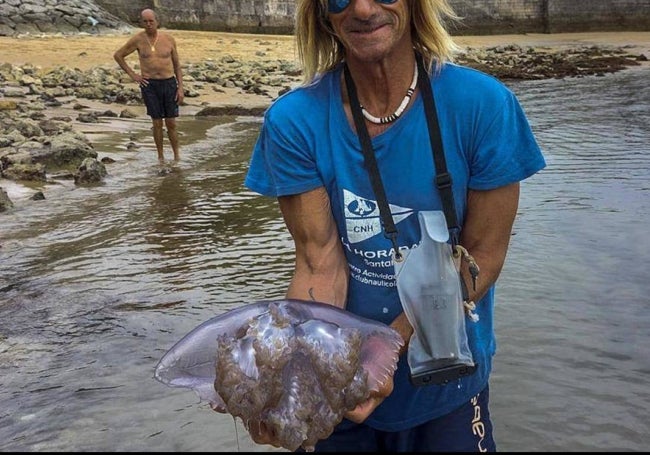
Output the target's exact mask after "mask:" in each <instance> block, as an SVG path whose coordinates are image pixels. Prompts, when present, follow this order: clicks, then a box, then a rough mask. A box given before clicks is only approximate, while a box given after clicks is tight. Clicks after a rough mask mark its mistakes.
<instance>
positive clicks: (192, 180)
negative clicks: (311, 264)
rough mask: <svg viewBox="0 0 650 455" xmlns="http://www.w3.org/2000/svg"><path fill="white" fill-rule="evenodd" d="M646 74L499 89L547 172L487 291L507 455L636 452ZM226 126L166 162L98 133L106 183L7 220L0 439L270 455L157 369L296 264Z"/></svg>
mask: <svg viewBox="0 0 650 455" xmlns="http://www.w3.org/2000/svg"><path fill="white" fill-rule="evenodd" d="M648 71H649V69H648V68H641V69H633V70H628V71H625V72H623V73H617V74H614V75H609V76H607V77H605V78H598V77H593V78H581V79H566V80H548V81H530V82H522V83H516V84H511V86H512V88H513V90H514V91H515V92H516V93H517V94H518V95H519V97H520V99H521V100H522V104H523V106H524V109H525V110H526V112H527V113H528V115H529V118H530V120H531V124H532V126H533V129H534V130H535V132H536V133H537V135H538V138H539V140H540V143H541V145H542V147H543V149H544V151H545V153H546V156H547V158H548V162H549V166H548V168H547V169H546V170H544V171H543V172H542V173H540V174H539V175H536V176H534V177H533V178H531V179H530V180H527V181H525V182H524V183H523V184H522V200H521V204H520V208H519V218H518V220H517V223H516V225H515V232H514V236H513V238H512V246H511V250H510V252H509V256H508V261H507V263H506V266H505V268H504V271H503V273H502V279H501V282H500V286H499V288H498V290H497V293H498V296H497V300H498V302H499V303H498V305H497V306H498V310H497V334H498V341H499V351H498V354H497V357H496V359H495V372H494V380H493V384H492V390H493V393H492V394H491V397H492V414H493V417H494V422H495V431H496V437H497V443H498V444H499V446H500V449H501V450H506V451H507V450H530V448H531V447H532V448H535V449H536V450H543V451H558V450H573V451H579V450H585V451H592V450H607V449H608V450H631V451H636V450H644V449H645V440H646V431H647V428H645V426H646V424H645V423H644V422H645V420H644V419H645V417H646V416H645V414H644V413H645V411H644V410H645V409H647V408H648V407H649V406H650V392H649V390H650V387H649V386H650V379H649V375H650V354H649V353H648V351H647V349H645V346H646V345H647V343H648V339H649V338H650V329H649V327H650V316H648V314H647V312H646V311H645V306H646V305H645V301H646V300H647V295H648V294H649V291H650V286H649V284H648V282H647V272H646V271H645V269H644V267H643V264H644V263H645V262H647V258H648V257H649V256H650V245H649V242H648V241H647V240H646V230H647V226H648V221H649V219H650V215H649V214H650V207H649V201H650V199H649V198H648V193H649V192H650V186H649V185H648V183H647V182H648V177H650V175H649V174H650V153H649V152H650V150H648V145H647V144H648V143H650V131H649V129H648V127H647V125H649V124H650V90H648V83H647V81H648ZM233 120H234V119H228V118H220V119H190V118H187V119H182V121H181V125H180V127H181V129H182V130H183V131H184V132H185V133H186V136H185V140H186V141H188V142H186V144H188V145H184V149H183V160H182V161H181V162H180V163H179V164H178V165H177V166H174V167H173V168H172V171H171V172H169V173H161V174H159V173H158V170H159V169H158V168H157V164H156V162H155V153H153V152H151V150H147V151H145V152H143V153H142V154H140V155H137V156H134V155H133V154H131V152H127V151H121V152H115V144H117V143H119V142H120V141H123V138H121V137H117V136H115V137H110V138H109V139H107V140H106V141H105V142H101V143H100V144H99V146H98V152H99V153H100V155H101V153H108V152H110V153H113V155H112V156H114V157H116V158H117V162H116V163H114V164H112V165H110V167H109V168H108V170H109V176H108V178H107V181H106V182H105V184H104V185H102V186H99V187H94V188H75V187H74V186H73V185H72V186H71V185H66V184H62V185H58V186H56V187H48V188H47V189H46V190H45V191H44V192H45V194H46V197H47V200H46V201H40V202H38V203H29V204H22V205H21V208H20V209H18V210H15V211H13V212H11V213H5V214H2V215H0V223H2V224H1V225H0V450H3V451H11V450H17V451H45V450H54V451H68V450H75V451H76V450H79V451H101V450H109V451H137V450H141V451H172V450H173V451H207V450H221V451H226V450H228V451H230V450H235V449H236V448H237V447H238V445H237V444H238V440H239V442H240V443H241V446H240V447H241V449H242V450H256V451H266V450H269V448H268V447H266V446H257V445H255V444H253V443H252V442H250V441H249V440H248V439H247V434H246V432H245V431H244V430H243V429H241V428H240V429H239V431H238V434H236V432H235V429H236V427H235V424H234V423H233V420H232V418H230V417H229V416H225V415H219V414H216V413H214V412H212V411H211V410H209V409H207V407H206V406H204V405H203V404H198V403H197V400H196V398H195V397H194V396H193V395H192V394H191V393H188V392H187V391H185V390H180V389H179V390H173V389H169V388H167V387H165V386H163V385H161V384H158V383H157V382H156V381H155V380H154V379H153V377H152V375H153V368H154V366H155V364H156V363H157V361H158V359H159V358H160V356H162V354H163V353H164V352H166V351H167V350H168V349H169V348H170V347H171V344H172V343H173V342H175V341H176V340H177V339H179V336H180V335H181V334H184V333H187V332H188V331H189V330H191V329H192V328H193V327H194V326H196V325H197V324H198V323H200V322H202V321H204V320H206V319H208V318H210V317H212V316H214V315H215V314H219V313H221V312H223V311H225V310H226V309H228V308H232V307H234V306H239V305H241V304H242V303H245V302H250V301H254V300H259V299H266V298H277V297H280V296H282V295H283V293H284V290H285V288H286V285H287V281H288V279H289V277H290V272H291V268H292V265H293V263H292V261H293V256H292V242H291V239H290V237H289V235H288V233H287V232H286V229H285V228H284V224H283V222H282V219H281V216H280V213H279V210H278V208H277V203H276V202H275V201H273V200H270V199H267V198H263V197H259V196H258V195H256V194H253V193H251V192H249V191H248V190H247V189H246V188H244V187H243V186H242V181H243V176H244V173H245V172H246V168H247V164H248V158H249V156H250V150H251V148H252V146H253V141H254V139H255V136H256V133H257V131H258V128H259V119H245V118H240V119H237V120H236V121H233ZM208 128H210V129H209V130H208ZM206 130H207V132H206ZM189 142H193V143H192V144H191V145H189Z"/></svg>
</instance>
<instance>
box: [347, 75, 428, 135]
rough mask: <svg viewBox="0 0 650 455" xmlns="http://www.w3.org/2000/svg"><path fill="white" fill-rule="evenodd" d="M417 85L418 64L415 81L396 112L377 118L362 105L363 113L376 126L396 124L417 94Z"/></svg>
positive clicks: (414, 76)
mask: <svg viewBox="0 0 650 455" xmlns="http://www.w3.org/2000/svg"><path fill="white" fill-rule="evenodd" d="M417 83H418V66H417V64H416V65H415V69H414V70H413V81H411V86H410V87H409V88H408V90H407V91H406V96H405V97H404V99H403V100H402V103H401V104H400V105H399V107H398V108H397V110H396V111H395V112H393V113H392V114H390V115H387V116H386V117H375V116H374V115H372V114H371V113H370V112H368V111H367V110H366V109H365V108H364V107H363V106H362V105H361V104H359V106H361V113H362V114H363V116H364V117H365V118H366V120H368V121H369V122H372V123H374V124H376V125H385V124H387V123H392V122H394V121H395V120H397V119H398V118H399V117H400V115H402V113H403V112H404V109H406V106H408V104H409V101H411V97H412V96H413V93H415V86H416V85H417Z"/></svg>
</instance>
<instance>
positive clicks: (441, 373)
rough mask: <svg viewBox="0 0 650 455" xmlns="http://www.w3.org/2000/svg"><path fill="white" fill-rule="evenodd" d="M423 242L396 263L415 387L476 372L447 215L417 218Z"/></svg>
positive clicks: (433, 213)
mask: <svg viewBox="0 0 650 455" xmlns="http://www.w3.org/2000/svg"><path fill="white" fill-rule="evenodd" d="M418 218H419V222H420V231H421V233H422V240H421V243H420V245H419V246H418V247H417V248H413V249H411V250H410V251H409V252H408V254H407V255H406V257H405V258H404V259H403V260H402V261H401V262H397V261H395V274H396V277H397V290H398V292H399V297H400V300H401V301H402V307H403V308H404V312H405V313H406V316H407V318H408V320H409V322H410V323H411V325H412V326H413V329H414V332H413V335H412V336H411V340H410V342H409V347H408V364H409V367H410V369H411V382H412V383H413V384H414V385H428V384H444V383H446V382H448V381H450V380H453V379H456V378H459V377H461V376H466V375H468V374H471V373H473V372H474V371H475V369H476V365H475V364H474V360H473V358H472V353H471V351H470V349H469V346H468V342H467V333H466V331H465V310H464V306H463V296H462V289H461V284H460V279H461V278H460V274H459V272H458V269H457V266H456V264H455V262H454V258H453V255H452V248H451V245H449V244H448V243H447V240H448V239H449V231H448V230H447V223H446V220H445V216H444V213H443V212H441V211H424V212H419V214H418Z"/></svg>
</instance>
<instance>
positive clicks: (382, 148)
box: [245, 64, 545, 431]
mask: <svg viewBox="0 0 650 455" xmlns="http://www.w3.org/2000/svg"><path fill="white" fill-rule="evenodd" d="M341 70H342V67H341V66H339V67H338V68H336V69H335V70H334V71H332V72H329V73H326V74H324V75H323V76H322V77H321V78H320V79H318V80H317V81H316V82H314V83H313V84H311V85H308V86H304V87H299V88H296V89H294V90H292V91H290V92H288V93H287V94H285V95H283V96H282V97H280V98H279V99H277V100H276V101H275V102H274V103H273V104H272V105H271V107H269V109H268V110H267V112H266V114H265V117H264V122H263V125H262V129H261V133H260V136H259V138H258V140H257V143H256V145H255V149H254V151H253V156H252V158H251V163H250V169H249V171H248V174H247V176H246V180H245V184H246V186H247V187H249V188H250V189H251V190H253V191H256V192H258V193H260V194H263V195H266V196H274V197H278V196H286V195H292V194H299V193H302V192H306V191H310V190H313V189H315V188H318V187H322V186H324V187H325V188H326V189H327V193H328V194H329V197H330V200H331V207H332V211H333V214H334V218H335V220H336V223H337V227H338V231H339V234H340V237H341V241H342V243H343V246H344V250H345V254H346V256H347V260H348V263H349V266H350V280H349V289H348V299H347V304H346V309H347V310H348V311H351V312H353V313H356V314H358V315H361V316H364V317H368V318H372V319H376V320H379V321H382V322H384V323H386V324H390V323H391V322H392V321H393V320H394V319H395V318H396V317H397V316H398V315H399V314H400V313H402V306H401V303H400V299H399V296H398V292H397V288H396V280H395V275H394V269H393V264H392V260H391V256H392V245H391V242H390V241H389V240H387V239H386V237H385V236H384V235H383V233H382V229H381V222H380V217H379V207H378V205H377V202H376V201H377V199H376V197H375V194H374V192H373V190H372V186H371V184H370V179H369V175H368V172H367V170H366V168H365V166H364V159H363V153H362V150H361V145H360V142H359V138H358V137H357V135H356V134H355V132H354V131H353V129H352V127H351V125H350V124H349V122H348V120H347V118H346V116H345V112H344V110H343V104H342V100H341V83H340V81H341ZM431 82H432V87H433V91H434V96H435V99H436V109H437V112H438V117H439V122H440V128H441V134H442V140H443V146H444V152H445V157H446V160H447V168H448V171H449V173H450V174H451V176H452V179H453V193H454V199H455V204H456V210H457V212H458V219H459V223H460V224H461V226H462V223H463V220H464V215H465V210H466V198H467V191H468V190H469V189H474V190H489V189H493V188H498V187H501V186H504V185H508V184H510V183H514V182H518V181H521V180H523V179H525V178H527V177H529V176H531V175H532V174H534V173H536V172H537V171H539V170H540V169H542V168H543V167H544V166H545V162H544V158H543V156H542V154H541V151H540V149H539V146H538V144H537V142H536V141H535V138H534V136H533V134H532V131H531V129H530V125H529V123H528V121H527V119H526V117H525V115H524V112H523V111H522V109H521V106H520V104H519V102H518V100H517V99H516V97H515V96H514V94H513V93H512V92H511V91H510V90H509V89H508V88H507V87H506V86H505V85H503V84H502V83H501V82H499V81H498V80H497V79H495V78H493V77H491V76H489V75H486V74H484V73H481V72H479V71H476V70H473V69H470V68H466V67H462V66H458V65H455V64H446V65H444V66H443V67H442V69H441V71H440V72H439V73H436V74H435V75H434V76H432V77H431ZM372 145H373V148H374V151H375V155H376V157H377V163H378V166H379V170H380V173H381V177H382V181H383V185H384V188H385V192H386V196H387V199H388V202H389V204H390V208H391V212H392V214H393V219H394V221H395V224H396V227H397V229H398V232H399V234H398V243H399V246H400V248H401V247H408V248H410V247H413V246H416V245H417V244H418V243H419V241H420V229H419V223H418V216H417V213H418V211H420V210H442V206H441V202H440V196H439V195H438V191H437V189H436V188H435V184H434V175H435V172H434V165H433V155H432V151H431V146H430V140H429V132H428V129H427V122H426V119H425V115H424V105H423V101H422V96H421V92H419V94H418V96H417V97H416V99H415V100H414V103H413V105H412V106H411V108H410V109H408V110H407V111H406V112H404V114H403V115H402V117H400V118H399V119H398V120H397V121H395V122H394V123H393V124H392V125H391V127H390V128H388V129H387V130H386V131H385V132H383V133H382V134H380V135H378V136H376V137H374V138H373V139H372ZM476 306H477V310H476V313H477V314H478V316H479V321H478V322H476V323H474V322H471V321H469V320H467V323H466V327H467V335H468V343H469V346H470V349H471V351H472V355H473V358H474V361H475V363H477V364H478V369H477V371H476V372H475V373H474V374H472V375H470V376H467V377H464V378H462V379H459V380H457V381H452V382H450V383H448V384H446V385H444V386H438V385H429V386H425V387H415V386H412V385H411V384H410V381H409V367H408V363H407V361H406V356H402V358H401V359H400V362H399V365H398V369H397V371H396V373H395V377H394V379H395V388H394V391H393V393H392V394H391V395H390V396H389V397H388V398H386V400H384V402H383V403H382V404H381V405H380V406H379V407H378V408H377V409H376V410H375V412H373V414H372V415H371V416H370V417H369V418H368V419H367V420H366V422H365V423H366V424H368V425H370V426H372V427H374V428H377V429H379V430H383V431H401V430H405V429H408V428H412V427H414V426H416V425H419V424H421V423H424V422H426V421H428V420H431V419H433V418H436V417H439V416H441V415H444V414H447V413H449V412H451V411H453V410H454V409H456V408H458V407H459V406H461V405H463V404H465V403H466V402H468V401H469V399H470V398H471V397H473V396H474V395H476V394H477V393H478V392H480V391H481V390H482V389H483V388H484V387H485V386H486V385H487V382H488V377H489V374H490V370H491V359H492V356H493V355H494V353H495V349H496V342H495V337H494V330H493V309H494V287H492V289H490V291H489V292H488V293H487V294H486V295H485V297H483V299H481V301H480V302H477V305H476Z"/></svg>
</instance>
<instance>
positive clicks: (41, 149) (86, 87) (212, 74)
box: [0, 45, 647, 212]
mask: <svg viewBox="0 0 650 455" xmlns="http://www.w3.org/2000/svg"><path fill="white" fill-rule="evenodd" d="M256 57H257V59H256V60H250V61H242V60H237V59H235V58H233V57H231V56H229V55H226V56H224V57H222V58H221V59H219V60H205V61H201V62H198V63H187V64H184V65H183V73H184V81H185V84H184V85H185V96H186V100H190V99H192V98H199V99H200V97H201V96H203V95H205V94H206V93H208V92H210V91H216V92H225V91H228V93H233V98H232V99H236V96H237V93H242V94H253V95H256V96H259V100H260V102H259V106H257V107H253V108H251V107H243V106H237V105H217V106H214V105H212V106H211V105H203V106H202V108H201V109H200V110H199V111H198V112H197V113H196V114H194V115H197V116H210V115H212V116H214V115H262V114H263V112H264V110H265V109H266V107H267V106H268V105H269V104H270V102H271V101H272V100H273V99H275V98H277V96H279V95H281V94H282V93H284V92H286V91H287V90H289V89H290V88H291V87H293V86H295V85H297V84H299V83H300V80H301V72H300V69H299V68H298V67H297V66H296V63H295V62H293V61H285V60H268V59H265V57H264V55H263V54H257V55H256ZM646 61H647V58H646V56H645V55H643V54H639V55H635V54H631V53H629V52H628V51H627V50H626V48H623V47H603V46H588V47H579V48H572V49H562V50H552V49H544V48H532V47H521V46H518V45H508V46H498V47H492V48H478V49H473V48H467V49H465V50H464V51H463V52H461V53H459V54H458V56H457V62H458V63H460V64H463V65H467V66H470V67H474V68H476V69H479V70H481V71H484V72H486V73H489V74H492V75H494V76H496V77H498V78H500V79H502V80H504V81H505V82H506V83H507V81H508V80H521V79H543V78H563V77H582V76H588V75H605V74H607V73H611V72H615V71H619V70H622V69H624V68H627V67H630V66H636V65H640V64H641V63H642V62H646ZM0 95H1V96H0V212H2V211H5V210H8V209H10V208H11V207H12V205H13V204H12V203H11V201H10V200H9V199H8V198H7V197H6V193H5V192H4V191H3V190H2V188H1V182H2V179H11V180H15V181H19V182H24V181H39V182H48V181H52V180H56V179H61V178H68V179H72V178H74V179H75V183H79V184H83V183H92V182H96V181H99V180H101V179H102V177H103V176H104V175H105V174H106V171H105V169H103V164H105V163H102V162H99V163H98V162H97V153H96V151H95V150H94V149H93V145H92V143H91V142H90V141H89V140H88V138H87V137H85V136H84V134H82V133H80V132H78V131H75V129H74V127H73V124H74V120H76V121H77V122H82V123H97V122H100V121H106V120H110V118H111V117H118V116H119V117H121V118H129V117H133V116H134V115H135V114H133V112H132V111H130V110H129V109H128V106H133V105H141V103H142V101H141V95H140V90H139V88H138V87H137V86H136V85H135V84H134V83H133V82H132V81H131V80H130V78H128V76H126V75H125V74H124V72H122V71H121V70H120V69H119V68H117V67H116V66H115V65H112V66H97V67H94V68H92V69H90V70H87V71H82V70H78V69H71V68H67V67H58V68H54V69H49V70H41V69H40V68H38V67H36V66H34V65H31V64H26V65H20V66H16V65H11V64H7V63H5V64H0ZM82 100H93V101H96V102H99V103H103V104H108V105H109V106H110V107H111V108H110V109H103V110H92V109H88V107H87V106H84V105H83V104H82V102H81V101H82ZM64 105H65V106H68V107H70V106H72V107H73V110H74V111H76V112H78V114H77V117H76V119H72V118H71V117H69V116H61V115H59V113H60V110H57V108H59V107H61V106H64ZM116 110H117V111H119V112H116ZM106 164H110V163H106ZM41 196H44V195H42V194H41V195H39V194H36V195H34V197H35V199H43V197H41Z"/></svg>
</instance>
